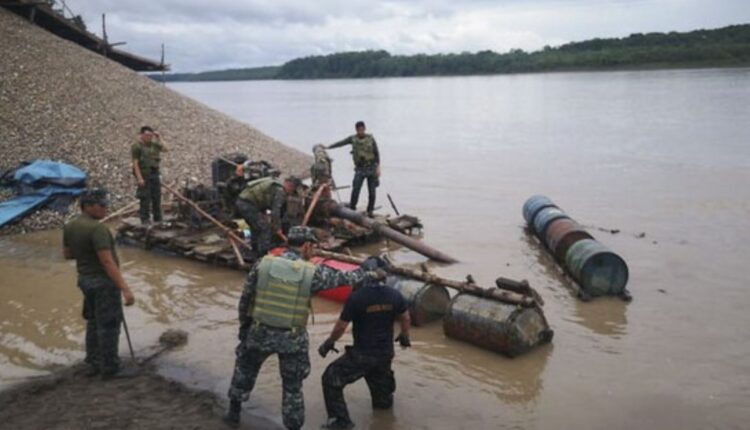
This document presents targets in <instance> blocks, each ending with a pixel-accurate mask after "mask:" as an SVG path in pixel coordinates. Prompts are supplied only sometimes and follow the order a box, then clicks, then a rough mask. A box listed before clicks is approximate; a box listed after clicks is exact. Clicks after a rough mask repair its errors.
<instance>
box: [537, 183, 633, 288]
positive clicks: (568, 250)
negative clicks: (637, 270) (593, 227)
mask: <svg viewBox="0 0 750 430" xmlns="http://www.w3.org/2000/svg"><path fill="white" fill-rule="evenodd" d="M523 217H524V219H525V220H526V224H527V225H528V226H529V229H530V230H531V231H532V232H533V233H534V234H535V235H536V237H537V238H538V239H539V241H540V242H541V243H542V244H543V245H544V246H545V247H546V248H547V249H548V250H549V251H550V253H551V254H552V255H553V256H554V257H555V260H557V262H558V263H559V264H560V265H561V266H562V267H563V268H564V269H565V270H566V271H567V272H568V274H570V275H571V276H572V277H573V279H575V280H576V282H577V283H578V285H579V286H580V287H581V291H582V296H583V297H584V298H587V297H597V296H623V297H629V296H628V293H627V290H626V289H625V286H626V284H627V282H628V266H627V264H626V263H625V260H623V259H622V258H621V257H620V256H619V255H617V254H615V253H614V252H612V251H611V250H610V249H608V248H607V247H606V246H604V245H602V244H601V243H600V242H598V241H597V240H596V239H594V237H593V236H591V234H589V232H587V231H586V229H585V228H583V226H581V225H580V224H579V223H577V222H576V221H575V220H573V219H572V218H571V217H569V216H568V215H567V214H566V213H565V212H564V211H563V210H562V209H560V207H558V206H557V205H556V204H555V203H554V202H553V201H552V200H550V199H549V198H547V197H545V196H540V195H536V196H532V197H530V198H529V199H528V200H526V203H524V205H523Z"/></svg>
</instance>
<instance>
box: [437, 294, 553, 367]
mask: <svg viewBox="0 0 750 430" xmlns="http://www.w3.org/2000/svg"><path fill="white" fill-rule="evenodd" d="M443 331H444V332H445V334H446V336H448V337H452V338H454V339H459V340H463V341H466V342H469V343H472V344H474V345H477V346H480V347H482V348H487V349H489V350H492V351H495V352H499V353H501V354H503V355H507V356H508V357H515V356H518V355H521V354H523V353H525V352H527V351H529V350H531V349H532V348H534V347H535V346H537V345H539V344H542V343H546V342H549V341H550V340H552V335H553V331H552V330H551V329H550V328H549V325H548V324H547V320H546V319H545V318H544V315H543V314H542V310H541V309H540V308H538V307H520V306H515V305H510V304H506V303H501V302H498V301H495V300H488V299H484V298H481V297H476V296H472V295H468V294H459V295H457V296H456V297H454V298H453V300H451V302H450V306H449V307H448V312H447V313H446V315H445V318H444V319H443Z"/></svg>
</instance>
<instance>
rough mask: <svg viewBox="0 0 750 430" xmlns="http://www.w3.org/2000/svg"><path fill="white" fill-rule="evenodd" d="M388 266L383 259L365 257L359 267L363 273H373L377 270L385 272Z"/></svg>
mask: <svg viewBox="0 0 750 430" xmlns="http://www.w3.org/2000/svg"><path fill="white" fill-rule="evenodd" d="M389 266H390V265H389V264H388V262H387V261H385V259H384V258H383V257H379V256H378V257H375V256H372V257H367V259H366V260H365V261H363V262H362V265H361V266H360V267H362V269H364V270H365V271H368V272H375V271H377V270H378V269H382V270H386V269H388V267H389Z"/></svg>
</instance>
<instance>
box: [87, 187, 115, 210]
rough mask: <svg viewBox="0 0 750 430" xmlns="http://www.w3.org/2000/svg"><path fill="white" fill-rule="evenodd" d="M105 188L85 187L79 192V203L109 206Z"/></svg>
mask: <svg viewBox="0 0 750 430" xmlns="http://www.w3.org/2000/svg"><path fill="white" fill-rule="evenodd" d="M107 194H108V193H107V190H106V189H104V188H87V189H86V190H84V192H83V193H82V194H81V197H80V202H81V205H102V206H109V199H108V198H107Z"/></svg>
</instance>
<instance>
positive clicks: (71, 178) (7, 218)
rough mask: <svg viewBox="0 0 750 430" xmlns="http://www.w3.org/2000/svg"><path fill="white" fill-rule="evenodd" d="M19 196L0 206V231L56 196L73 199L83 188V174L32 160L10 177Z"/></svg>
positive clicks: (84, 182)
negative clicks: (0, 228) (66, 196)
mask: <svg viewBox="0 0 750 430" xmlns="http://www.w3.org/2000/svg"><path fill="white" fill-rule="evenodd" d="M10 185H12V186H14V187H15V188H16V191H17V192H18V194H19V196H18V197H16V198H13V199H10V200H7V201H4V202H2V203H0V227H2V226H4V225H5V224H7V223H9V222H11V221H13V220H15V219H17V218H19V217H22V216H24V215H26V214H28V213H29V212H32V211H34V210H36V209H38V208H40V207H42V206H43V205H45V204H46V203H48V202H49V201H50V200H53V199H54V198H56V197H57V196H65V195H68V196H77V195H79V194H81V193H82V192H83V189H84V187H85V186H86V173H85V172H84V171H83V170H81V169H79V168H77V167H75V166H71V165H70V164H65V163H59V162H56V161H50V160H36V161H34V162H32V163H31V164H29V165H26V166H24V167H21V168H19V169H18V170H16V171H15V173H14V174H13V183H11V184H10Z"/></svg>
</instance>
